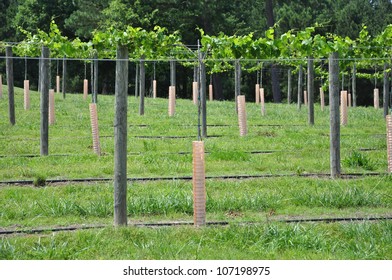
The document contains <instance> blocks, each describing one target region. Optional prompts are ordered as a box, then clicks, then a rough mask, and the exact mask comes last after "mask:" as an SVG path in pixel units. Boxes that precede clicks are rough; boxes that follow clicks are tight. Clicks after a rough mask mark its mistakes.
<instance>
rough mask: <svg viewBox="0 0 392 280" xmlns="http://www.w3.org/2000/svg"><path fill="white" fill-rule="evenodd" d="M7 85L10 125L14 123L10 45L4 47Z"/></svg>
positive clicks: (12, 66) (12, 72)
mask: <svg viewBox="0 0 392 280" xmlns="http://www.w3.org/2000/svg"><path fill="white" fill-rule="evenodd" d="M5 56H6V73H7V87H8V113H9V119H10V123H11V125H15V93H14V62H13V58H12V57H13V53H12V47H10V46H7V47H6V48H5Z"/></svg>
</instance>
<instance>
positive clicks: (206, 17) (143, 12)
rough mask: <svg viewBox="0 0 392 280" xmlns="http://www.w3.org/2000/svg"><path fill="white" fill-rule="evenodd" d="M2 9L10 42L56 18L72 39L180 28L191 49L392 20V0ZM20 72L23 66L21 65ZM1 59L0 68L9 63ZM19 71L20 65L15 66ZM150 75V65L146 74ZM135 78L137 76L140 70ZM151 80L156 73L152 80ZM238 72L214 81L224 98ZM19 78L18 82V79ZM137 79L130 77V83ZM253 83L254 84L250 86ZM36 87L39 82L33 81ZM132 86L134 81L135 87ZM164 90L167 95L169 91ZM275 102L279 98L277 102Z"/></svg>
mask: <svg viewBox="0 0 392 280" xmlns="http://www.w3.org/2000/svg"><path fill="white" fill-rule="evenodd" d="M0 9H1V10H2V11H4V12H2V13H1V14H0V25H1V26H2V28H1V29H0V39H1V41H7V42H19V41H21V40H23V39H24V34H23V33H21V31H20V28H23V29H24V30H27V31H30V32H33V33H34V32H36V31H37V29H40V30H43V31H46V32H47V31H48V30H49V23H50V21H51V20H52V19H54V21H55V22H56V24H57V25H58V27H59V29H60V30H61V32H62V34H64V35H66V36H67V37H68V38H69V39H73V38H76V37H79V38H80V39H82V40H90V39H91V38H92V32H93V31H94V30H105V29H107V28H108V27H110V26H114V27H116V28H121V27H122V26H125V25H131V26H135V27H136V26H137V27H142V28H144V29H146V30H151V29H152V28H153V27H154V26H156V25H159V26H161V27H165V28H167V29H168V31H169V32H175V31H178V32H179V34H180V36H181V38H182V42H183V43H184V44H187V45H195V44H197V40H198V39H199V38H200V32H199V31H198V30H197V28H201V29H203V30H204V32H205V33H206V34H208V35H218V34H219V33H224V34H226V35H234V34H235V35H245V34H249V33H251V32H253V33H254V34H255V37H256V38H257V37H260V36H263V35H264V32H265V31H266V30H267V28H268V27H269V26H273V25H275V24H276V35H277V36H279V33H280V34H283V33H285V32H287V31H288V30H303V29H304V28H306V27H308V26H313V25H315V24H316V23H318V24H320V25H321V26H322V28H318V29H317V31H316V32H318V33H321V34H322V35H325V34H327V33H334V34H337V35H339V36H348V37H350V38H352V39H355V38H357V37H358V35H359V32H360V30H361V28H362V25H366V26H367V28H368V31H369V33H370V35H373V34H377V33H379V32H380V31H382V30H383V29H384V28H385V27H386V26H387V25H388V24H390V23H391V22H392V3H391V1H390V0H374V1H372V0H350V1H347V0H326V1H318V0H294V1H282V0H275V1H274V0H233V1H218V0H195V1H183V0H165V1H163V0H145V1H140V0H136V1H126V0H112V1H106V0H95V1H92V0H3V1H2V2H1V3H0ZM18 63H20V64H21V66H20V69H21V68H22V65H23V62H22V61H19V62H16V64H18ZM3 64H4V63H3V61H2V62H0V67H2V66H3ZM81 66H82V65H81V64H80V63H76V62H75V63H73V64H70V66H69V67H70V68H69V69H70V72H71V73H70V87H69V90H70V91H73V92H76V91H80V89H81V86H82V85H81V82H80V80H81V79H82V76H83V70H80V69H82V67H81ZM168 67H169V66H168V65H158V68H157V75H158V76H159V77H160V78H158V80H159V79H161V80H159V83H158V85H159V87H161V88H162V89H163V90H162V91H161V92H162V96H164V94H167V93H166V89H167V86H168V83H169V81H168V80H169V78H168V72H169V71H168ZM29 68H30V71H29V75H30V76H31V77H30V79H31V80H36V76H37V75H36V73H35V72H36V68H37V67H36V65H34V63H29ZM16 69H18V66H16ZM148 70H150V74H151V67H150V69H147V71H148ZM22 72H23V71H22V70H21V71H20V73H19V75H20V77H18V73H15V75H16V85H21V83H23V77H22V76H23V73H22ZM286 73H287V71H286V69H279V70H278V74H279V76H278V77H277V79H279V80H280V85H281V86H280V90H282V92H283V94H282V96H283V98H284V97H285V94H284V91H285V85H284V84H285V81H286V78H285V75H286ZM113 74H114V64H111V63H109V62H101V63H100V72H99V75H100V84H99V92H100V93H104V94H105V93H112V92H113V86H114V83H113V82H112V78H113ZM131 75H134V73H133V74H132V73H131ZM192 75H193V70H192V69H190V68H183V67H181V66H180V67H178V69H177V81H178V84H179V89H178V95H179V96H181V97H184V98H188V97H190V86H189V84H190V83H191V79H192ZM270 75H271V72H270V71H269V69H265V82H266V87H267V88H268V86H269V87H271V83H270V80H271V77H270ZM150 76H151V75H150ZM232 76H233V74H232V73H224V74H217V75H213V76H211V79H212V80H213V84H214V87H215V92H216V95H217V97H218V99H232V98H233V94H232V92H233V81H232V80H233V77H232ZM242 79H243V84H244V87H243V88H242V90H243V91H244V92H245V93H247V92H248V91H249V92H251V91H252V90H253V84H254V83H250V81H252V80H256V77H255V74H247V73H244V75H243V78H242ZM18 81H19V82H18ZM130 81H132V79H131V80H130ZM248 84H249V86H248ZM32 85H33V86H34V82H33V83H32ZM130 86H131V87H132V86H134V85H132V82H131V84H130ZM373 86H374V81H368V80H363V81H361V80H360V81H359V82H358V87H359V88H360V89H361V90H364V91H366V92H371V88H372V87H373ZM163 92H164V93H163ZM266 92H267V100H272V94H271V90H269V91H268V90H267V91H266ZM275 101H276V100H275ZM370 101H371V98H370V96H369V98H367V96H366V94H362V95H361V92H359V99H358V104H359V105H366V104H367V103H368V102H370Z"/></svg>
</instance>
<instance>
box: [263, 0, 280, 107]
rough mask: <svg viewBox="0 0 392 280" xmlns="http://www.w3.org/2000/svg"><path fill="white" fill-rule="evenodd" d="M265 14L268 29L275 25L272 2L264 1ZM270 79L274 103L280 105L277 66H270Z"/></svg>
mask: <svg viewBox="0 0 392 280" xmlns="http://www.w3.org/2000/svg"><path fill="white" fill-rule="evenodd" d="M265 14H266V17H267V25H268V27H273V26H274V25H275V17H274V5H273V0H266V1H265ZM271 78H272V94H273V97H274V102H275V103H280V102H281V101H282V93H281V91H280V85H279V68H278V65H276V64H273V65H272V66H271Z"/></svg>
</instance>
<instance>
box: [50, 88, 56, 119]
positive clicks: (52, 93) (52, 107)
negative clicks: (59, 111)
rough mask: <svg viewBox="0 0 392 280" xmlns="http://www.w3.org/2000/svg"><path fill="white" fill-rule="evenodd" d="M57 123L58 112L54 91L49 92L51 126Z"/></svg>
mask: <svg viewBox="0 0 392 280" xmlns="http://www.w3.org/2000/svg"><path fill="white" fill-rule="evenodd" d="M55 122H56V110H55V107H54V90H53V89H50V90H49V124H50V125H52V124H54V123H55Z"/></svg>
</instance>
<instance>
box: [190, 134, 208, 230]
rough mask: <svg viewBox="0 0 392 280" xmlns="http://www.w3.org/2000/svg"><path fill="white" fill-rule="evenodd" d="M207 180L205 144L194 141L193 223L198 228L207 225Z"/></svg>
mask: <svg viewBox="0 0 392 280" xmlns="http://www.w3.org/2000/svg"><path fill="white" fill-rule="evenodd" d="M205 178H206V176H205V157H204V142H203V141H193V176H192V184H193V221H194V225H195V226H197V227H198V226H203V225H205V223H206V183H205Z"/></svg>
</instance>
